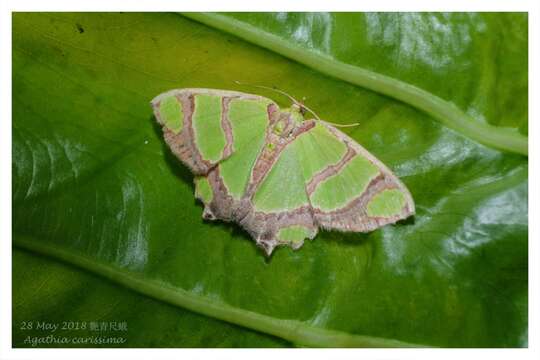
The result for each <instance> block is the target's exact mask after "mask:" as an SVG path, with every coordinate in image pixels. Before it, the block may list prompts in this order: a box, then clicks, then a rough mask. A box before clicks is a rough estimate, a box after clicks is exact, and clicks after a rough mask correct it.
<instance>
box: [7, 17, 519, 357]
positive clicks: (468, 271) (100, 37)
mask: <svg viewBox="0 0 540 360" xmlns="http://www.w3.org/2000/svg"><path fill="white" fill-rule="evenodd" d="M302 16H304V19H308V18H309V16H308V15H302ZM302 16H299V19H300V20H301V19H302ZM355 16H356V15H351V17H348V16H345V15H335V19H334V20H332V21H333V22H332V24H334V25H333V26H335V27H339V28H340V29H342V30H340V32H336V34H338V35H339V34H341V35H340V37H341V38H342V40H339V41H338V40H336V42H335V43H333V44H334V45H335V46H338V45H339V44H340V45H339V46H342V47H343V48H342V49H341V50H340V51H341V52H342V53H343V54H347V53H348V50H347V49H349V48H348V47H349V43H347V42H346V39H348V36H350V37H351V38H354V39H356V38H357V36H356V35H354V32H353V30H354V29H355V28H356V27H357V25H354V21H353V20H354V18H355ZM514 16H517V18H520V16H519V15H508V14H489V15H474V16H472V15H471V18H470V20H469V21H470V23H471V24H476V25H477V26H479V27H481V24H482V23H483V22H486V21H487V20H485V19H491V20H490V21H491V22H493V23H494V24H497V23H498V22H500V23H505V22H508V23H510V22H511V20H512V19H513V17H514ZM521 17H523V16H521ZM257 19H258V20H257V21H258V22H257V26H258V27H260V28H261V29H265V28H266V26H267V25H265V24H266V23H267V22H268V23H270V22H271V20H272V19H279V17H278V15H272V14H269V15H268V18H265V17H260V18H257ZM399 19H400V18H399V17H398V20H399ZM293 20H294V21H293ZM300 20H298V21H300ZM250 21H251V22H252V23H253V21H252V20H250ZM272 21H273V20H272ZM285 21H286V24H290V28H295V26H296V25H295V21H296V20H295V19H292V20H290V22H289V20H287V19H286V20H285ZM302 21H303V20H302ZM396 21H397V20H395V19H394V20H392V19H390V20H388V24H394V22H396ZM424 21H427V20H426V19H424V18H420V19H419V20H418V23H419V24H422V22H424ZM397 22H398V23H399V21H397ZM488 23H489V22H488ZM526 25H527V21H526V18H525V19H524V20H523V21H521V23H515V24H513V25H512V27H511V28H509V29H507V31H505V32H504V33H503V32H502V31H501V32H499V31H493V32H491V31H487V30H484V32H483V35H482V36H483V38H484V39H487V40H486V41H488V40H489V42H490V43H491V44H496V45H497V47H498V48H497V51H498V52H501V53H504V54H506V58H505V59H498V60H496V59H493V58H490V57H489V56H485V57H482V56H472V55H471V54H472V53H468V52H465V53H464V55H463V57H462V58H461V60H460V61H464V62H465V63H466V62H467V61H468V62H469V63H470V64H472V65H471V66H472V67H473V68H481V67H485V66H486V64H488V65H491V66H495V67H496V68H497V74H499V75H498V76H497V84H506V85H507V86H503V85H500V86H499V85H497V86H495V84H494V83H491V82H489V81H488V82H486V83H485V84H484V85H483V86H484V87H483V88H482V89H484V88H485V92H479V93H477V92H475V89H474V88H471V82H473V81H474V80H470V79H469V78H470V77H473V78H474V79H476V82H478V81H479V78H478V76H479V74H478V73H476V72H474V71H472V72H471V73H467V72H466V71H465V73H464V74H461V73H460V75H459V76H457V75H456V73H455V72H452V71H449V70H444V69H442V70H441V69H440V68H437V67H435V68H433V69H431V70H430V69H426V68H424V69H423V70H422V69H417V70H415V69H416V67H417V66H419V65H418V64H416V63H415V61H410V62H407V61H399V62H396V63H394V62H395V58H394V57H393V55H392V54H394V52H395V48H394V47H393V46H391V44H390V45H387V46H386V47H383V48H381V49H378V50H377V52H376V53H372V52H368V53H369V54H370V55H369V59H371V60H370V61H372V63H373V64H375V63H377V59H378V60H379V61H380V63H381V64H385V63H386V64H390V63H391V64H393V68H392V69H394V70H392V69H389V70H388V71H390V70H392V71H397V72H398V73H399V74H397V75H396V74H394V73H392V72H389V73H385V75H386V76H395V79H397V80H399V81H400V82H403V81H408V82H410V83H412V84H414V85H415V86H418V87H423V88H424V90H426V91H430V93H432V94H434V95H436V96H437V97H441V98H446V99H447V100H448V99H451V100H452V101H453V102H455V103H456V104H457V105H458V106H460V108H461V109H469V105H470V102H468V101H473V100H471V97H477V96H478V97H480V98H484V99H486V101H487V103H486V104H484V105H482V106H483V107H481V110H478V113H482V114H489V113H490V112H491V114H493V115H494V116H496V117H493V116H488V115H485V118H486V119H487V120H488V121H490V124H491V125H490V126H497V125H503V126H511V127H514V128H518V127H519V128H520V129H526V111H527V110H526V97H525V98H521V97H520V96H516V97H517V98H516V99H513V96H514V94H516V88H514V87H513V86H514V85H513V82H512V81H511V79H512V78H515V79H516V84H518V83H520V81H517V80H518V79H524V78H525V79H526V73H527V68H526V66H525V65H523V62H522V60H521V59H522V58H523V56H525V58H526V50H524V49H523V48H521V47H520V46H518V44H517V42H516V41H510V40H512V39H513V40H515V39H518V38H520V37H525V39H526V33H527V31H526ZM358 28H359V29H363V28H364V25H362V26H360V27H358ZM437 28H438V27H437ZM458 28H459V29H461V28H460V27H458ZM346 29H350V31H351V32H348V31H345V30H346ZM488 29H490V28H489V27H488ZM359 31H360V30H359ZM464 31H465V30H461V31H454V30H453V28H452V27H450V28H449V30H448V35H447V36H448V37H449V39H450V38H453V37H456V39H455V41H456V42H457V43H458V44H459V41H460V38H467V37H468V36H469V35H468V33H467V32H466V31H465V32H464ZM294 34H296V33H293V35H294ZM299 34H302V33H301V32H299ZM316 35H317V34H316V33H313V38H314V39H315V37H316ZM305 36H307V39H308V40H309V38H310V36H311V35H310V34H309V32H308V33H307V35H305ZM472 38H473V37H471V39H472ZM508 38H510V40H508ZM295 39H296V38H295V37H294V36H292V35H291V37H290V39H289V43H290V44H293V45H294V46H295V48H297V49H298V51H303V47H302V46H300V45H298V40H295ZM462 40H463V39H462ZM306 41H307V40H306ZM423 41H425V42H426V44H432V43H436V39H432V40H429V39H427V40H426V39H424V40H423ZM451 43H453V42H451ZM262 45H263V46H265V44H262ZM426 46H427V45H426ZM456 46H458V45H456ZM493 46H495V45H493ZM354 49H356V48H354ZM451 50H452V51H451ZM351 51H353V52H352V53H351V54H354V51H356V50H351ZM366 51H367V50H366ZM446 51H448V53H445V52H446ZM524 52H525V53H524ZM428 53H429V52H428ZM445 54H446V55H445ZM436 55H437V56H439V57H441V58H445V56H447V57H449V58H450V60H449V63H452V64H453V63H454V62H458V63H459V61H458V60H459V59H456V57H455V49H454V48H450V49H446V48H445V47H442V48H439V50H438V51H437V52H436ZM343 56H345V55H343ZM351 56H353V55H351ZM392 59H394V60H392ZM344 60H346V58H344ZM392 61H394V62H392ZM381 66H382V65H381ZM366 68H367V66H366ZM382 68H383V69H384V68H387V67H385V66H382ZM375 70H377V69H370V71H375ZM420 70H422V71H420ZM400 74H401V75H400ZM524 74H525V75H524ZM398 75H399V76H398ZM401 76H403V77H401ZM411 79H412V80H411ZM235 80H239V81H245V82H247V81H249V82H250V83H254V84H263V85H270V86H271V85H275V86H278V87H279V88H281V89H283V90H285V91H287V92H288V93H290V94H291V95H292V96H294V97H296V98H299V99H301V98H303V97H306V104H308V106H309V107H310V108H312V109H314V110H315V111H316V112H317V113H318V115H319V116H320V117H321V118H323V119H326V120H329V121H333V122H337V123H351V122H359V123H360V125H359V126H357V127H353V128H345V129H343V130H344V131H345V132H346V133H347V134H348V135H350V136H351V137H353V138H354V139H355V140H356V141H358V142H359V143H360V144H362V145H363V146H364V147H365V148H367V149H368V150H369V151H370V152H372V153H373V154H374V155H375V156H377V157H378V158H379V159H380V160H381V161H383V162H384V163H385V164H387V165H388V166H389V167H390V168H391V169H392V170H393V171H394V172H395V173H396V175H397V176H399V177H400V179H401V180H402V181H403V182H404V183H405V184H406V185H407V187H408V188H409V189H410V191H411V193H412V195H413V197H414V199H415V203H416V205H417V215H416V216H415V218H414V220H411V221H406V222H404V223H401V224H397V225H395V226H386V227H384V228H382V229H380V230H377V231H374V232H372V233H369V234H345V233H338V232H324V233H321V234H319V235H318V236H317V238H316V239H314V240H313V241H312V242H309V243H306V244H305V245H304V247H303V248H302V250H301V251H297V252H294V251H292V250H290V249H278V250H277V251H276V252H275V253H274V255H273V256H272V258H271V259H269V260H266V259H265V258H264V256H262V254H261V253H260V251H259V250H258V249H257V248H256V246H255V245H254V244H253V242H252V241H251V240H250V239H249V236H248V235H247V234H246V233H244V232H243V231H242V230H241V229H240V228H238V227H237V226H235V225H233V224H225V223H215V224H214V223H208V222H204V221H203V220H202V219H201V213H202V206H201V205H200V204H199V203H197V202H196V201H195V199H194V196H193V191H194V188H193V185H192V184H193V177H192V175H191V174H190V172H189V170H188V169H187V168H185V167H183V166H182V165H181V164H180V163H179V161H177V160H176V159H175V158H174V157H173V156H172V155H171V153H170V151H169V150H168V148H167V147H166V145H165V144H164V142H163V140H162V137H161V134H160V129H159V128H158V127H157V126H156V125H154V123H155V122H154V120H153V117H152V110H151V108H150V105H149V101H150V100H151V99H152V98H153V97H154V96H155V95H157V94H159V93H161V92H163V91H165V90H168V89H171V88H183V87H205V88H221V89H233V90H240V91H247V92H257V93H259V94H261V95H265V96H268V97H272V98H275V99H276V100H278V102H279V103H280V105H281V106H284V107H286V106H287V105H289V104H288V99H278V98H277V97H276V96H275V94H272V93H268V92H265V91H262V90H261V91H258V90H257V91H252V90H249V89H246V88H244V87H240V86H239V85H237V84H235V83H234V81H235ZM413 80H414V81H413ZM492 80H493V79H492ZM486 81H487V80H486ZM449 83H452V84H454V85H455V86H454V87H452V86H450V85H449ZM525 84H526V83H525ZM516 86H518V85H516ZM452 89H455V92H453V90H452ZM464 89H469V90H468V91H465V90H464ZM525 89H526V87H525ZM483 91H484V90H483ZM490 92H494V93H497V94H499V95H497V96H498V97H497V99H499V100H501V99H506V100H504V101H502V100H501V101H496V102H492V101H491V98H486V97H485V94H488V93H490ZM467 94H469V95H467ZM517 94H522V93H520V92H517ZM460 99H461V100H460ZM488 100H489V101H488ZM460 101H462V102H461V103H460ZM467 104H469V105H467ZM490 104H491V105H490ZM493 104H496V105H493ZM504 104H505V105H504ZM412 105H414V106H417V105H415V104H412ZM492 105H493V106H496V107H492ZM467 111H469V110H467ZM512 114H514V115H515V116H513V115H512ZM521 116H525V118H524V119H525V120H523V118H522V117H521ZM518 118H519V120H518ZM523 121H525V123H523ZM475 126H476V125H475ZM13 239H14V246H15V247H16V248H24V249H27V250H30V251H33V252H35V253H40V254H43V255H46V256H47V257H48V259H45V258H43V257H36V256H31V255H28V254H26V253H23V252H20V251H18V250H16V251H15V256H14V259H13V263H14V271H13V285H14V299H13V302H14V304H16V305H15V306H14V309H13V321H14V323H13V331H14V332H13V344H14V346H29V345H28V344H24V339H25V337H26V336H28V333H27V332H25V331H23V330H20V321H31V320H47V319H48V320H50V321H69V320H78V319H79V320H81V321H82V320H84V321H96V320H97V319H99V318H100V317H103V318H105V319H114V320H120V321H122V320H124V319H125V320H126V321H128V327H129V329H130V330H129V334H128V338H129V342H128V343H127V345H126V346H178V347H183V346H248V347H254V346H255V347H256V346H288V345H291V343H292V344H294V345H300V346H301V345H304V346H407V345H412V346H414V345H417V344H418V345H426V346H453V347H484V346H497V347H498V346H501V347H505V346H508V347H517V346H527V297H528V296H527V241H528V240H527V158H526V157H523V156H519V155H513V154H509V153H505V152H500V151H497V150H494V149H491V148H489V147H485V146H483V145H480V144H478V143H477V142H476V141H472V140H471V139H469V138H468V137H465V136H462V135H461V134H460V133H459V132H455V131H454V130H450V129H448V128H446V127H445V126H443V125H441V123H440V122H439V121H436V120H434V119H433V118H431V117H430V116H429V115H427V114H426V113H424V112H421V111H419V110H417V109H415V107H413V106H410V105H408V104H407V103H406V102H400V101H396V100H393V99H392V98H389V97H386V96H384V95H380V94H378V93H376V92H373V91H369V90H366V89H363V88H360V87H357V86H354V85H352V84H350V83H348V82H344V81H341V80H339V79H335V78H331V77H328V76H326V75H324V74H321V73H320V72H317V71H315V70H313V69H311V68H306V67H304V66H303V65H301V64H298V63H296V62H293V61H290V60H289V59H287V58H284V57H282V56H281V55H278V54H275V53H273V52H271V51H268V50H264V49H262V48H260V47H257V46H254V45H252V44H250V43H247V42H244V41H243V40H239V39H238V38H236V37H234V36H231V35H228V34H225V33H223V32H220V31H218V30H215V29H212V28H209V27H207V26H204V25H201V24H199V23H197V22H194V21H192V20H188V19H186V18H185V17H182V16H179V15H175V14H157V13H148V14H135V13H128V14H98V13H87V14H69V13H62V14H59V13H50V14H29V13H16V14H15V15H14V16H13ZM52 259H57V260H61V261H63V262H66V263H70V264H73V265H76V266H78V270H75V268H72V267H69V266H66V265H60V264H56V263H55V262H54V260H52ZM40 272H42V273H43V274H41V273H40ZM46 274H51V275H50V276H51V281H46V278H45V279H43V276H46ZM95 274H97V275H100V276H99V277H96V276H95ZM34 277H35V278H34ZM104 278H107V279H109V280H105V279H104ZM111 281H112V282H111ZM125 288H129V289H132V290H134V291H130V290H126V289H125ZM85 289H92V290H93V291H88V290H85ZM146 296H148V297H146ZM115 298H118V299H122V300H121V301H120V302H118V305H116V306H114V307H112V308H109V309H110V312H108V313H107V314H110V315H100V314H102V313H101V312H98V311H96V309H97V310H99V309H104V310H103V311H107V305H105V304H109V303H111V302H113V301H114V300H113V299H115ZM150 298H153V299H154V300H151V299H150ZM36 299H39V300H36ZM17 304H19V305H17ZM168 304H172V305H178V306H172V305H168ZM186 309H187V310H186ZM188 310H191V311H194V312H195V313H197V314H195V313H193V312H190V311H188ZM138 313H143V314H146V315H145V316H141V317H140V318H138V315H137V314H138ZM152 314H156V316H155V317H154V316H152ZM220 320H225V321H226V322H227V323H224V322H222V321H220ZM228 323H232V324H235V325H230V324H228ZM238 325H240V326H241V327H240V326H238ZM190 329H196V334H195V335H193V337H192V336H187V335H185V334H186V333H187V332H189V331H190ZM250 329H251V330H250ZM70 334H72V335H73V332H71V333H70ZM277 338H281V339H284V340H283V341H282V340H278V339H277ZM102 346H106V345H102Z"/></svg>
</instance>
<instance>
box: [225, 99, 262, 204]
mask: <svg viewBox="0 0 540 360" xmlns="http://www.w3.org/2000/svg"><path fill="white" fill-rule="evenodd" d="M268 104H269V102H268V101H264V100H232V101H231V102H230V103H229V114H228V115H229V116H228V117H229V121H230V123H231V128H232V134H233V148H234V153H233V154H232V156H231V157H229V158H228V159H227V160H226V161H224V162H222V163H221V164H220V174H221V178H222V179H223V182H224V183H225V186H226V187H227V189H228V191H229V195H231V196H232V197H234V198H235V199H239V198H240V197H242V195H243V194H244V191H245V189H246V185H247V183H248V181H249V177H250V173H251V169H252V167H253V164H254V163H255V159H256V158H257V154H258V153H259V149H260V148H261V147H262V145H263V143H264V134H265V130H266V126H267V125H268V113H267V110H266V109H267V107H268Z"/></svg>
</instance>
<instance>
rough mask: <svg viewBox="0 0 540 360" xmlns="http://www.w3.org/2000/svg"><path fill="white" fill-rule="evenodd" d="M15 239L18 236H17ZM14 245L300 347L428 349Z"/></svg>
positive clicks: (28, 242) (25, 239)
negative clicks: (252, 308)
mask: <svg viewBox="0 0 540 360" xmlns="http://www.w3.org/2000/svg"><path fill="white" fill-rule="evenodd" d="M14 235H15V234H14ZM13 244H14V245H15V246H17V247H19V248H22V249H26V250H29V251H33V252H36V253H40V254H43V255H47V256H50V257H53V258H56V259H58V260H61V261H64V262H67V263H70V264H73V265H76V266H78V267H80V268H82V269H84V270H88V271H90V272H92V273H94V274H99V275H101V276H103V277H105V278H107V279H110V280H112V281H114V282H116V283H118V284H121V285H123V286H125V287H127V288H130V289H132V290H135V291H137V292H139V293H142V294H145V295H148V296H151V297H153V298H156V299H158V300H162V301H165V302H167V303H170V304H173V305H176V306H181V307H183V308H186V309H188V310H191V311H194V312H198V313H200V314H204V315H206V316H210V317H213V318H216V319H220V320H223V321H227V322H230V323H233V324H237V325H240V326H244V327H247V328H250V329H253V330H256V331H260V332H263V333H266V334H270V335H274V336H278V337H281V338H283V339H286V340H289V341H291V342H293V343H295V344H297V345H299V346H308V347H375V348H382V347H424V345H419V344H413V343H408V342H403V341H399V340H395V339H387V338H381V337H374V336H364V335H355V334H349V333H346V332H342V331H335V330H330V329H323V328H320V327H315V326H312V325H310V324H308V323H304V322H300V321H297V320H286V319H278V318H273V317H271V316H267V315H262V314H259V313H255V312H252V311H248V310H244V309H240V308H236V307H233V306H231V305H228V304H225V303H223V302H219V301H215V300H212V299H209V298H205V297H203V296H199V295H196V294H193V293H190V292H189V291H186V290H184V289H181V288H175V287H172V286H171V285H169V284H166V283H164V282H162V281H159V280H156V279H147V278H144V277H143V276H141V275H140V274H137V273H135V272H132V271H128V270H125V269H121V268H119V267H116V266H113V265H110V264H105V263H103V262H99V261H97V260H93V259H91V258H88V257H85V256H82V255H80V254H78V253H75V252H72V251H69V250H66V249H63V248H60V247H57V246H53V245H45V244H43V242H40V241H38V239H35V238H33V237H31V236H28V235H15V236H14V237H13Z"/></svg>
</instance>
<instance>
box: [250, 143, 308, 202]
mask: <svg viewBox="0 0 540 360" xmlns="http://www.w3.org/2000/svg"><path fill="white" fill-rule="evenodd" d="M296 140H298V139H296ZM296 140H295V141H293V142H291V143H290V144H289V145H287V147H286V148H285V149H284V150H283V152H282V153H281V154H280V156H279V158H278V160H277V161H276V163H275V164H274V166H272V168H271V169H270V172H269V173H268V175H267V177H266V178H265V179H264V180H263V182H262V183H261V186H260V188H259V189H258V190H257V192H256V193H255V196H254V197H253V205H254V207H255V209H256V211H262V212H281V211H288V210H294V209H297V208H299V207H302V206H305V205H309V201H308V198H307V194H306V187H305V186H306V183H305V180H304V177H303V176H302V172H301V171H299V169H301V164H300V162H299V161H298V151H301V148H300V146H299V142H298V141H296Z"/></svg>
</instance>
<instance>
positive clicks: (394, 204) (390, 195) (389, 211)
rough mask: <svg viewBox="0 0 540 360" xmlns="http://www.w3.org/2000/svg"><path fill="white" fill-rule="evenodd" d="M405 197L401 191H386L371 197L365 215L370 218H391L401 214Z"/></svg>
mask: <svg viewBox="0 0 540 360" xmlns="http://www.w3.org/2000/svg"><path fill="white" fill-rule="evenodd" d="M405 203H406V199H405V195H404V194H403V192H402V191H401V190H398V189H388V190H383V191H381V192H380V193H378V194H376V195H375V196H373V199H371V201H370V202H369V203H368V205H367V214H368V215H369V216H372V217H391V216H394V215H398V214H399V213H401V210H402V209H403V206H405Z"/></svg>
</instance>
